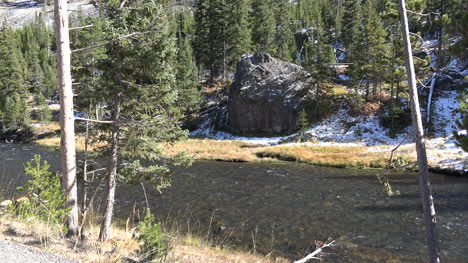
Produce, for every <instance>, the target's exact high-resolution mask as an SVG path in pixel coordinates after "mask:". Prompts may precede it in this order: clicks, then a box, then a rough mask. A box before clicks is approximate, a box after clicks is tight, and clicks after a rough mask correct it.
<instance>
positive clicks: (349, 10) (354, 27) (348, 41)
mask: <svg viewBox="0 0 468 263" xmlns="http://www.w3.org/2000/svg"><path fill="white" fill-rule="evenodd" d="M343 10H344V12H343V22H342V30H341V40H342V41H343V43H344V45H345V47H346V51H347V54H346V60H347V61H353V59H354V58H353V54H354V49H355V46H356V45H359V44H360V42H362V40H360V39H359V37H358V36H359V34H360V32H361V31H362V28H361V26H362V12H361V0H344V3H343ZM356 53H359V51H356Z"/></svg>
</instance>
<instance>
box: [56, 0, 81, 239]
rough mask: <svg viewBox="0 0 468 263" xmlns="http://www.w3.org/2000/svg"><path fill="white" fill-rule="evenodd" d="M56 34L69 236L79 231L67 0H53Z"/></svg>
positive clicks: (62, 160) (62, 164)
mask: <svg viewBox="0 0 468 263" xmlns="http://www.w3.org/2000/svg"><path fill="white" fill-rule="evenodd" d="M54 14H55V36H56V44H57V65H58V68H57V78H58V90H59V94H60V136H61V140H60V150H61V156H60V159H61V169H62V186H63V188H64V190H65V195H66V198H67V203H66V205H65V206H66V207H65V208H67V209H69V212H68V215H67V217H66V224H67V227H68V233H67V235H68V236H74V237H75V236H77V235H78V202H77V187H76V150H75V127H74V125H75V120H74V116H73V90H72V77H71V50H70V38H69V32H68V9H67V0H55V5H54Z"/></svg>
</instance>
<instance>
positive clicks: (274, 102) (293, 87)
mask: <svg viewBox="0 0 468 263" xmlns="http://www.w3.org/2000/svg"><path fill="white" fill-rule="evenodd" d="M309 79H310V75H309V74H308V73H307V72H306V71H305V70H304V69H303V68H302V67H300V66H298V65H295V64H292V63H288V62H284V61H281V60H277V59H275V58H273V57H271V56H270V55H269V54H267V53H262V54H258V55H251V56H248V57H247V56H246V57H243V58H242V60H241V61H240V62H239V63H238V65H237V72H236V77H235V81H234V82H233V83H232V85H231V87H230V89H229V98H228V127H229V131H230V132H232V133H234V134H241V135H247V136H251V135H258V136H271V135H280V134H287V133H291V132H294V131H295V130H297V129H298V112H299V111H300V109H301V100H302V99H303V98H305V96H306V95H307V94H308V88H307V87H308V86H309V83H308V81H309Z"/></svg>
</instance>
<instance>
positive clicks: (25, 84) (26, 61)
mask: <svg viewBox="0 0 468 263" xmlns="http://www.w3.org/2000/svg"><path fill="white" fill-rule="evenodd" d="M0 43H1V44H0V127H1V128H2V130H3V131H7V130H16V129H19V128H24V127H26V126H27V125H28V124H29V120H30V108H31V106H28V103H32V104H34V105H36V106H37V109H38V110H36V114H35V115H33V117H37V118H39V119H47V118H50V114H46V112H47V110H45V108H46V107H45V106H46V105H45V103H46V100H45V99H46V98H50V97H51V95H52V94H53V93H54V92H55V90H56V62H55V56H54V53H53V44H52V43H53V34H52V31H51V30H50V29H49V28H48V27H47V26H46V24H45V23H44V20H43V19H42V17H41V16H37V17H36V19H35V21H34V22H33V23H31V24H29V25H27V26H25V27H22V28H19V29H13V28H11V27H10V26H9V25H8V24H7V23H6V22H5V23H3V24H2V26H1V29H0ZM30 96H32V97H33V98H34V101H28V100H27V99H28V98H29V97H30ZM41 109H44V110H43V111H41Z"/></svg>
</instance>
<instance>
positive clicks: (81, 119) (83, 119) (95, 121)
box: [75, 118, 114, 124]
mask: <svg viewBox="0 0 468 263" xmlns="http://www.w3.org/2000/svg"><path fill="white" fill-rule="evenodd" d="M75 121H89V122H94V123H103V124H112V123H114V122H113V121H99V120H92V119H86V118H75Z"/></svg>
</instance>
